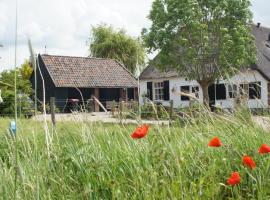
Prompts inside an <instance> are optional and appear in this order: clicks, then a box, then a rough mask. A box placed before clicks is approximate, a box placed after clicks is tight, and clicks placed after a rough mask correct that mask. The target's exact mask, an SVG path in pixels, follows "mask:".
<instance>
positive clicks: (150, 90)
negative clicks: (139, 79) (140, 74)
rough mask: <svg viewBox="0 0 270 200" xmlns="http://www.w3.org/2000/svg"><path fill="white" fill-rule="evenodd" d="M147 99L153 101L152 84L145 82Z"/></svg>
mask: <svg viewBox="0 0 270 200" xmlns="http://www.w3.org/2000/svg"><path fill="white" fill-rule="evenodd" d="M147 97H148V98H149V99H150V100H151V101H152V100H153V84H152V82H147Z"/></svg>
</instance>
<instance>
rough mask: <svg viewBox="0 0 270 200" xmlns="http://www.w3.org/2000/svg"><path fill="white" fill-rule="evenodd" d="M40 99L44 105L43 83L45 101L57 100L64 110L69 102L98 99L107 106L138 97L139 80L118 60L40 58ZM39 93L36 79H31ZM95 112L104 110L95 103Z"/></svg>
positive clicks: (59, 106) (38, 68)
mask: <svg viewBox="0 0 270 200" xmlns="http://www.w3.org/2000/svg"><path fill="white" fill-rule="evenodd" d="M37 64H38V65H37V80H36V82H37V99H38V101H40V102H42V99H43V82H42V78H43V79H44V84H45V100H46V103H49V101H50V97H55V101H56V106H57V107H58V108H59V109H60V110H61V111H64V110H65V107H66V106H67V103H68V102H69V100H79V101H80V102H82V101H83V100H84V101H86V100H88V99H91V97H92V96H95V97H96V98H97V99H98V100H99V101H100V102H101V103H102V104H103V105H104V106H106V102H109V101H116V102H118V101H120V100H123V101H127V100H130V99H133V100H136V99H137V98H138V92H137V88H138V83H137V80H136V78H135V77H134V76H133V75H132V74H131V73H130V72H129V71H128V70H127V69H126V68H125V67H124V66H123V65H122V64H121V63H119V62H118V61H116V60H112V59H101V58H90V57H74V56H55V55H38V57H37ZM31 83H32V88H33V90H35V76H34V73H33V74H32V76H31ZM95 111H96V112H98V111H100V107H99V106H98V103H97V102H96V103H95Z"/></svg>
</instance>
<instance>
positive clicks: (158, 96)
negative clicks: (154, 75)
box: [154, 82, 164, 101]
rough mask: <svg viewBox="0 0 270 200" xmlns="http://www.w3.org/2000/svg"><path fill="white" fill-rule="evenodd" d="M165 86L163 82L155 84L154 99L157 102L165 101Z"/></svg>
mask: <svg viewBox="0 0 270 200" xmlns="http://www.w3.org/2000/svg"><path fill="white" fill-rule="evenodd" d="M163 91H164V84H163V82H156V83H154V97H155V100H157V101H159V100H163V99H164V92H163Z"/></svg>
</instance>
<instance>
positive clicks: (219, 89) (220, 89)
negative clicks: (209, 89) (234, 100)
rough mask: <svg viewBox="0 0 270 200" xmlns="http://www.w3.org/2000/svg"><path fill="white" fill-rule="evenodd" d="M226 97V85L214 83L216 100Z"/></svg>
mask: <svg viewBox="0 0 270 200" xmlns="http://www.w3.org/2000/svg"><path fill="white" fill-rule="evenodd" d="M225 99H226V87H225V85H224V84H216V100H225Z"/></svg>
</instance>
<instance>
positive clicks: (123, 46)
mask: <svg viewBox="0 0 270 200" xmlns="http://www.w3.org/2000/svg"><path fill="white" fill-rule="evenodd" d="M89 50H90V55H91V56H93V57H98V58H111V59H116V60H118V61H120V62H121V63H123V64H124V65H125V66H126V67H127V69H129V70H130V71H131V72H133V73H134V72H135V69H136V65H137V64H139V65H143V64H144V61H145V49H144V47H143V46H142V43H141V42H140V40H139V39H134V38H132V37H130V36H128V35H127V34H126V32H125V31H124V30H119V31H116V30H114V29H113V28H112V27H111V26H108V25H98V26H96V27H92V37H91V41H90V48H89Z"/></svg>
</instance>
